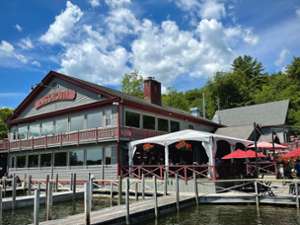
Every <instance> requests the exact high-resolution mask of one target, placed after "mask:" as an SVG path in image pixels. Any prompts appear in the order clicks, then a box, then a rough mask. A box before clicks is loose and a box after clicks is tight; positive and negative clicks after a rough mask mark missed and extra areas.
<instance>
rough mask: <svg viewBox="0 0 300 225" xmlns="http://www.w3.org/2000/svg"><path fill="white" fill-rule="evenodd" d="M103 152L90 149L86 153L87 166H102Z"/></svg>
mask: <svg viewBox="0 0 300 225" xmlns="http://www.w3.org/2000/svg"><path fill="white" fill-rule="evenodd" d="M102 154H103V151H102V149H101V148H99V149H90V150H87V151H86V165H88V166H90V165H101V164H102Z"/></svg>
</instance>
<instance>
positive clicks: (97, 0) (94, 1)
mask: <svg viewBox="0 0 300 225" xmlns="http://www.w3.org/2000/svg"><path fill="white" fill-rule="evenodd" d="M89 3H90V5H91V6H92V7H98V6H99V5H100V0H89Z"/></svg>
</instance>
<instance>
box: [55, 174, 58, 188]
mask: <svg viewBox="0 0 300 225" xmlns="http://www.w3.org/2000/svg"><path fill="white" fill-rule="evenodd" d="M55 192H58V173H57V174H56V176H55Z"/></svg>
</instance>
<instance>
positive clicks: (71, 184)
mask: <svg viewBox="0 0 300 225" xmlns="http://www.w3.org/2000/svg"><path fill="white" fill-rule="evenodd" d="M72 187H73V173H71V175H70V191H72Z"/></svg>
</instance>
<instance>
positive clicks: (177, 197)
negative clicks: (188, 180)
mask: <svg viewBox="0 0 300 225" xmlns="http://www.w3.org/2000/svg"><path fill="white" fill-rule="evenodd" d="M175 182H176V209H177V212H179V209H180V206H179V201H180V199H179V178H178V173H176V174H175Z"/></svg>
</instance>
